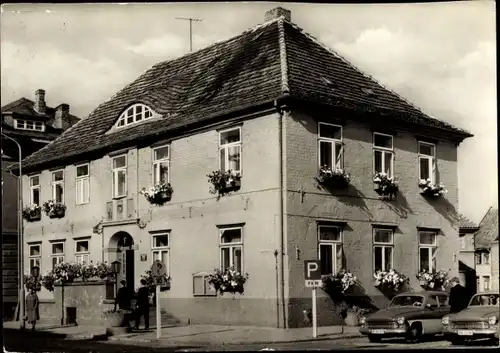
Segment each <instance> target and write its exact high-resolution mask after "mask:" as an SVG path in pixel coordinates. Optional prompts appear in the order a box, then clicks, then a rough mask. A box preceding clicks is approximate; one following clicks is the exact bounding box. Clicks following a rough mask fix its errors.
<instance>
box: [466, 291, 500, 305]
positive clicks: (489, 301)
mask: <svg viewBox="0 0 500 353" xmlns="http://www.w3.org/2000/svg"><path fill="white" fill-rule="evenodd" d="M498 297H499V295H498V294H476V295H475V296H474V297H473V298H472V299H471V301H470V304H469V306H490V305H491V306H495V305H496V306H498V303H499V302H500V300H499V298H498Z"/></svg>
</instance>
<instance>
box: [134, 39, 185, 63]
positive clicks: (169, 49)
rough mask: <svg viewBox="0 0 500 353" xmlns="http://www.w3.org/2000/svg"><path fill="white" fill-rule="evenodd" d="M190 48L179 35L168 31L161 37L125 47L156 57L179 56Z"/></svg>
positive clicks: (137, 52)
mask: <svg viewBox="0 0 500 353" xmlns="http://www.w3.org/2000/svg"><path fill="white" fill-rule="evenodd" d="M186 48H187V49H188V50H189V43H188V41H186V40H185V39H181V38H180V37H179V36H176V35H173V34H169V33H166V34H164V35H162V36H160V37H154V38H148V39H146V40H144V41H143V42H141V43H140V44H138V45H134V46H129V47H126V48H125V49H127V50H130V51H132V52H134V53H136V54H140V55H145V56H154V57H162V58H166V57H178V56H180V55H182V54H185V53H186V51H188V50H186Z"/></svg>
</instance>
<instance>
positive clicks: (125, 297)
mask: <svg viewBox="0 0 500 353" xmlns="http://www.w3.org/2000/svg"><path fill="white" fill-rule="evenodd" d="M120 284H121V285H122V286H121V288H120V289H118V293H117V294H116V300H115V310H116V306H117V305H118V308H119V309H121V310H130V303H131V302H132V293H131V291H130V289H129V288H128V287H127V286H126V282H125V281H124V280H121V281H120Z"/></svg>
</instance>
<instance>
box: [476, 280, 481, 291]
mask: <svg viewBox="0 0 500 353" xmlns="http://www.w3.org/2000/svg"><path fill="white" fill-rule="evenodd" d="M479 288H481V281H480V279H479V276H476V290H478V291H479V290H480V289H479Z"/></svg>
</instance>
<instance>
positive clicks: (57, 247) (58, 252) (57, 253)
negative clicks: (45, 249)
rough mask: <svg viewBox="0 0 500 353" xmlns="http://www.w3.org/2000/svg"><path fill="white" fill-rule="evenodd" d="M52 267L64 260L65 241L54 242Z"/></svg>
mask: <svg viewBox="0 0 500 353" xmlns="http://www.w3.org/2000/svg"><path fill="white" fill-rule="evenodd" d="M51 257H52V269H54V267H56V265H58V264H60V263H63V262H64V242H57V243H52V255H51Z"/></svg>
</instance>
